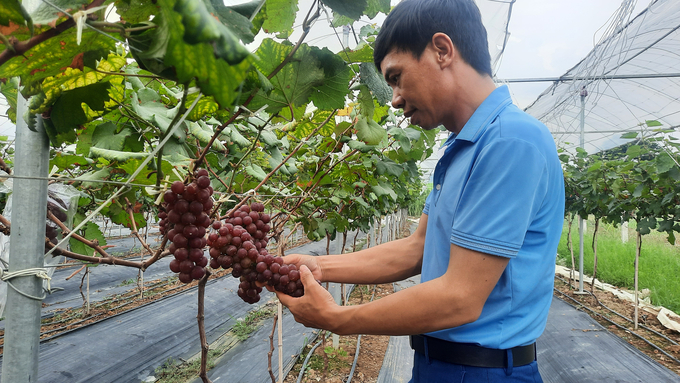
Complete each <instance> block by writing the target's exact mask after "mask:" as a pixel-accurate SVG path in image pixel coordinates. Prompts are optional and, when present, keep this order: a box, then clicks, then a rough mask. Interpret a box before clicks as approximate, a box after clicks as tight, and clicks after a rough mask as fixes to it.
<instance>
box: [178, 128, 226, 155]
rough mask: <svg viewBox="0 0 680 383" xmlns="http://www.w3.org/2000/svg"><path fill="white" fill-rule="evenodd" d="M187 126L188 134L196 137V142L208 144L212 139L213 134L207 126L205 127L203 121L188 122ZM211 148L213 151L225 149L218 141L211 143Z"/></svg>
mask: <svg viewBox="0 0 680 383" xmlns="http://www.w3.org/2000/svg"><path fill="white" fill-rule="evenodd" d="M187 125H188V128H189V134H191V135H192V136H194V137H196V138H197V139H198V141H200V142H201V143H202V144H207V143H208V142H210V139H211V138H212V136H213V134H214V132H213V131H212V129H211V128H210V126H209V125H207V124H206V123H204V122H203V121H199V122H198V123H196V122H190V123H188V124H187ZM212 147H213V149H217V150H226V149H227V148H225V147H224V145H222V143H221V142H220V141H218V140H215V141H213V143H212Z"/></svg>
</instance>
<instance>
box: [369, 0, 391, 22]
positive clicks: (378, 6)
mask: <svg viewBox="0 0 680 383" xmlns="http://www.w3.org/2000/svg"><path fill="white" fill-rule="evenodd" d="M378 12H382V13H384V14H388V13H389V12H390V0H368V5H367V7H366V11H364V13H365V14H366V16H368V18H369V19H373V18H374V17H375V16H377V15H378Z"/></svg>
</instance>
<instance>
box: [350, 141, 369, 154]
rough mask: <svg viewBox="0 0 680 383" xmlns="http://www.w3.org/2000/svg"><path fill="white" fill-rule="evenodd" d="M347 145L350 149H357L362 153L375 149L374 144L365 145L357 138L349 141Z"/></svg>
mask: <svg viewBox="0 0 680 383" xmlns="http://www.w3.org/2000/svg"><path fill="white" fill-rule="evenodd" d="M347 146H349V148H350V149H352V150H358V151H360V152H362V153H368V152H371V151H373V150H375V145H366V144H365V143H363V142H361V141H357V140H351V141H349V142H348V143H347Z"/></svg>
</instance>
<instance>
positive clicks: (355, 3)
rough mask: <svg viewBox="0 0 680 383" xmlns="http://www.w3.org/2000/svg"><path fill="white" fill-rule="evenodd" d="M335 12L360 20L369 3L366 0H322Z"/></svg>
mask: <svg viewBox="0 0 680 383" xmlns="http://www.w3.org/2000/svg"><path fill="white" fill-rule="evenodd" d="M322 2H323V3H324V4H326V5H328V6H329V7H330V8H331V9H332V10H333V11H334V12H337V13H339V14H341V15H345V16H347V17H350V18H352V19H354V20H358V19H359V17H361V15H363V14H364V10H365V9H366V6H367V5H368V4H367V2H366V0H322Z"/></svg>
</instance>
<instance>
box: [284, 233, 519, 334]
mask: <svg viewBox="0 0 680 383" xmlns="http://www.w3.org/2000/svg"><path fill="white" fill-rule="evenodd" d="M508 261H509V258H504V257H498V256H493V255H488V254H484V253H480V252H477V251H473V250H469V249H465V248H462V247H459V246H456V245H451V255H450V259H449V266H448V269H447V270H446V273H444V275H442V276H441V277H439V278H436V279H433V280H431V281H428V282H425V283H422V284H419V285H416V286H414V287H411V288H408V289H405V290H402V291H400V292H398V293H395V294H392V295H389V296H387V297H385V298H381V299H379V300H377V301H373V302H370V303H366V304H363V305H358V306H338V305H336V304H335V302H334V301H333V299H332V297H331V295H330V294H329V293H328V292H327V291H326V290H324V289H323V288H322V287H321V286H318V285H317V284H316V283H315V282H314V279H313V277H312V275H311V273H310V272H309V270H308V269H307V268H306V267H305V268H303V269H302V276H303V283H304V285H305V295H304V296H303V297H301V298H292V297H289V296H287V295H284V294H280V293H277V295H278V296H279V299H280V300H281V303H283V304H284V305H286V306H287V307H288V308H289V309H290V311H291V312H292V313H293V315H294V316H295V320H296V321H298V322H300V323H302V324H304V325H305V326H308V327H314V328H322V329H326V330H331V331H332V332H334V333H336V334H340V335H343V334H379V335H410V334H421V333H426V332H431V331H437V330H442V329H446V328H451V327H456V326H460V325H463V324H466V323H470V322H474V321H475V320H477V318H479V315H480V314H481V312H482V308H483V307H484V303H485V302H486V299H487V298H488V297H489V294H491V291H492V290H493V288H494V286H495V285H496V283H497V282H498V280H499V279H500V277H501V275H502V274H503V271H504V270H505V267H506V266H507V264H508Z"/></svg>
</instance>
